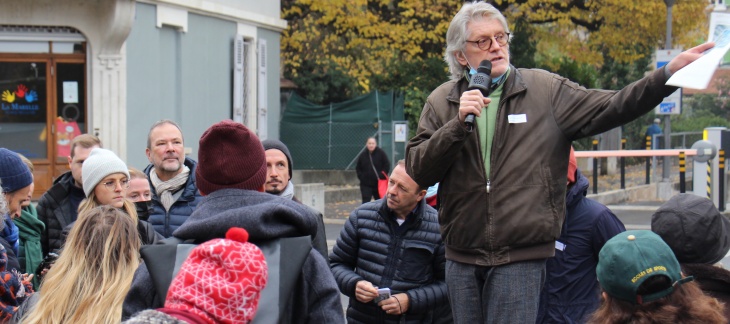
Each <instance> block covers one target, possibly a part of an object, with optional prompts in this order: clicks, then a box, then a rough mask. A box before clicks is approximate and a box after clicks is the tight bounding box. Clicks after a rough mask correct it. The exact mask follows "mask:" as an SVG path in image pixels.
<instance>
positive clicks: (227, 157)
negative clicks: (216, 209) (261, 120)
mask: <svg viewBox="0 0 730 324" xmlns="http://www.w3.org/2000/svg"><path fill="white" fill-rule="evenodd" d="M195 178H196V179H195V181H196V185H197V186H198V189H199V190H200V192H201V193H203V194H205V195H209V194H211V193H213V192H214V191H216V190H219V189H228V188H234V189H246V190H259V189H261V188H262V186H263V185H264V182H266V154H264V147H263V146H262V145H261V141H259V138H258V137H256V134H254V133H253V132H252V131H250V130H249V129H248V128H246V126H243V124H241V123H236V122H234V121H231V120H224V121H222V122H219V123H217V124H215V125H213V126H211V127H210V128H208V130H206V131H205V133H203V136H201V137H200V145H199V149H198V166H197V167H196V168H195Z"/></svg>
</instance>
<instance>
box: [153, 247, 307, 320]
mask: <svg viewBox="0 0 730 324" xmlns="http://www.w3.org/2000/svg"><path fill="white" fill-rule="evenodd" d="M251 243H253V244H255V245H256V246H258V247H259V248H260V249H261V251H263V252H264V257H265V258H266V264H267V266H268V268H269V278H268V282H267V284H266V287H265V288H264V290H263V291H262V292H261V297H260V299H259V308H258V310H257V311H256V317H255V318H254V320H253V322H252V323H290V322H291V319H289V318H287V317H288V313H286V309H287V307H288V306H289V305H288V303H289V301H290V300H291V299H292V298H291V294H292V292H293V291H294V290H295V289H294V287H295V285H296V284H297V281H298V280H299V278H300V277H301V273H302V270H301V269H302V265H303V264H304V261H305V260H306V259H307V256H309V252H310V251H311V250H312V239H311V237H310V236H299V237H287V238H281V239H276V240H271V241H266V242H255V243H254V242H251ZM196 246H198V244H195V242H193V241H192V240H187V241H183V240H181V239H179V238H176V237H174V236H173V237H170V238H167V239H164V240H162V242H161V243H160V244H154V245H145V246H143V247H142V248H141V250H140V253H141V254H142V259H144V261H145V265H146V266H147V270H148V271H149V273H150V277H151V278H152V282H153V285H154V288H155V290H156V292H157V295H156V296H155V300H154V303H153V304H152V307H153V308H160V307H163V306H164V304H165V297H167V289H168V288H169V287H170V284H171V283H172V278H174V277H175V276H176V275H177V273H178V270H180V267H181V266H182V264H183V262H184V261H185V259H187V257H188V255H189V254H190V251H192V250H193V248H195V247H196ZM283 260H285V262H282V261H283ZM276 274H278V276H276Z"/></svg>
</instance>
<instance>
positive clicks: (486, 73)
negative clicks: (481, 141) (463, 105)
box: [464, 60, 492, 132]
mask: <svg viewBox="0 0 730 324" xmlns="http://www.w3.org/2000/svg"><path fill="white" fill-rule="evenodd" d="M490 74H492V62H491V61H489V60H484V61H482V62H481V63H479V68H478V69H477V73H476V74H474V75H472V76H471V80H470V81H469V88H468V90H474V89H478V90H479V91H481V92H482V95H483V96H485V97H488V96H489V92H490V90H491V88H490V87H489V85H490V84H491V83H492V77H491V76H490ZM464 124H465V125H466V129H467V130H468V131H470V132H471V131H472V129H474V114H468V115H466V118H464Z"/></svg>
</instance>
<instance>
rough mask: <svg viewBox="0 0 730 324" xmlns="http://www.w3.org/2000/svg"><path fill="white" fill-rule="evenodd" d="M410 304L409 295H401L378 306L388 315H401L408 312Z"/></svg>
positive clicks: (392, 297)
mask: <svg viewBox="0 0 730 324" xmlns="http://www.w3.org/2000/svg"><path fill="white" fill-rule="evenodd" d="M409 304H410V301H409V300H408V294H404V293H400V294H395V295H393V296H390V298H388V299H385V300H382V301H380V303H378V306H380V308H381V309H383V311H384V312H385V313H386V314H389V315H401V314H405V313H406V312H407V311H408V306H409Z"/></svg>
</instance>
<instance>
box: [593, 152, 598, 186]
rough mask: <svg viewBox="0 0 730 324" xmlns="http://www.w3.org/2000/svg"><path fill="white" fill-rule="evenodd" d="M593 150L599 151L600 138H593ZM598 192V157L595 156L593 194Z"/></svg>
mask: <svg viewBox="0 0 730 324" xmlns="http://www.w3.org/2000/svg"><path fill="white" fill-rule="evenodd" d="M593 150H594V151H598V139H593ZM597 193H598V158H597V157H594V158H593V194H597Z"/></svg>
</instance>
